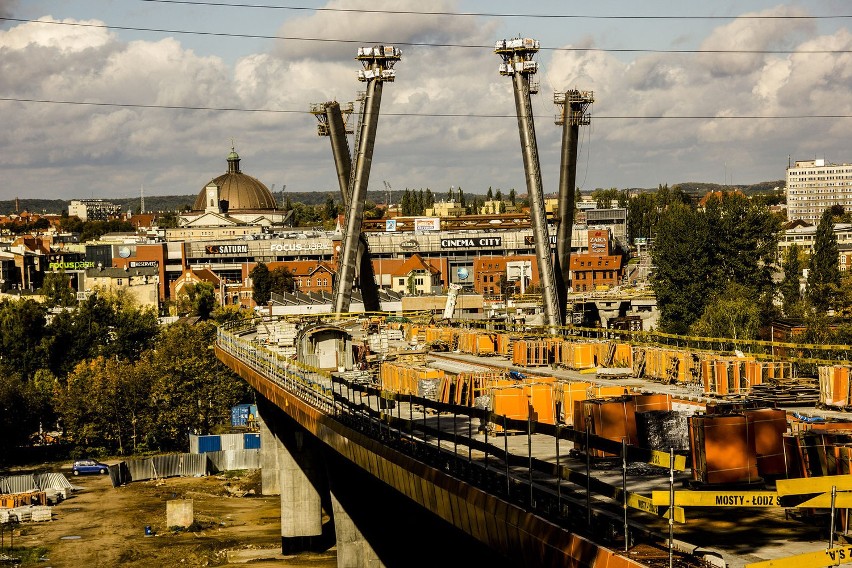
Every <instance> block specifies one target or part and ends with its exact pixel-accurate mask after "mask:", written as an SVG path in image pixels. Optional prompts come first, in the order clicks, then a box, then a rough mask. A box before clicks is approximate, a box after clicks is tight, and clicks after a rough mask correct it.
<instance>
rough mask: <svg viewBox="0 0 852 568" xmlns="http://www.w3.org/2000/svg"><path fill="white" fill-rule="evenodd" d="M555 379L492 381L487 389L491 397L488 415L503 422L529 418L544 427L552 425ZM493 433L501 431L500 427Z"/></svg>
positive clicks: (553, 420) (554, 407)
mask: <svg viewBox="0 0 852 568" xmlns="http://www.w3.org/2000/svg"><path fill="white" fill-rule="evenodd" d="M555 384H556V379H555V378H554V377H536V378H535V379H524V380H522V381H511V380H505V379H500V380H496V381H492V384H491V386H490V388H489V389H488V391H489V393H490V395H491V412H493V413H494V414H498V415H501V416H506V417H507V418H513V419H516V420H526V419H528V418H530V414H529V412H530V410H532V416H531V417H532V419H533V420H535V421H536V422H542V423H545V424H555V423H556V393H555ZM495 430H496V431H497V432H501V431H503V426H502V425H501V424H496V425H495Z"/></svg>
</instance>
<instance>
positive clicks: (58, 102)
mask: <svg viewBox="0 0 852 568" xmlns="http://www.w3.org/2000/svg"><path fill="white" fill-rule="evenodd" d="M0 101H5V102H17V103H40V104H56V105H77V106H99V107H114V108H142V109H158V110H198V111H215V112H251V113H270V114H304V115H311V116H313V113H311V112H310V111H307V110H292V109H270V108H239V107H206V106H189V105H154V104H133V103H103V102H88V101H69V100H57V99H24V98H17V97H0ZM382 116H400V117H406V116H412V117H430V118H512V119H517V115H514V114H477V113H428V112H385V111H382ZM811 118H831V119H839V118H852V114H749V115H735V116H730V115H726V116H716V115H712V114H707V115H700V114H695V115H680V116H678V115H674V116H672V115H639V114H636V115H600V114H596V115H594V119H595V120H802V119H811Z"/></svg>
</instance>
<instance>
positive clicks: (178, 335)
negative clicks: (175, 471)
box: [149, 322, 249, 450]
mask: <svg viewBox="0 0 852 568" xmlns="http://www.w3.org/2000/svg"><path fill="white" fill-rule="evenodd" d="M215 338H216V326H215V325H214V324H213V323H211V322H202V323H199V324H196V325H189V324H184V323H175V324H172V325H170V326H168V327H167V328H166V329H164V330H163V332H162V334H161V335H160V338H159V340H158V342H157V345H156V349H155V350H154V351H153V352H152V354H151V358H150V367H151V373H152V376H153V381H152V385H151V392H150V395H149V398H150V401H151V408H152V417H151V418H152V419H151V424H152V426H151V428H152V430H151V431H150V433H149V434H150V442H149V443H150V444H152V445H155V446H156V447H158V448H159V449H163V450H175V449H183V448H186V447H187V445H188V443H189V434H191V433H194V434H206V433H209V432H211V431H212V430H213V428H214V427H216V426H217V425H225V424H228V423H229V420H230V409H231V407H232V406H233V405H234V404H237V403H239V402H240V401H241V400H246V399H247V398H248V396H249V388H248V386H247V384H246V383H245V382H243V381H242V380H241V379H240V378H239V377H238V376H237V375H235V374H234V373H233V372H231V371H230V370H229V369H228V368H227V367H225V366H224V365H223V364H222V363H221V362H220V361H219V360H218V359H217V358H216V355H215V354H214V352H213V350H212V349H210V346H211V345H212V344H213V342H214V340H215ZM189 354H191V356H188V355H189Z"/></svg>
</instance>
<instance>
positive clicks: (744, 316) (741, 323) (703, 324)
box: [690, 282, 762, 339]
mask: <svg viewBox="0 0 852 568" xmlns="http://www.w3.org/2000/svg"><path fill="white" fill-rule="evenodd" d="M761 316H762V314H761V310H760V306H759V302H758V301H757V298H755V292H754V289H752V288H750V287H748V286H743V285H742V284H738V283H736V282H731V283H730V284H728V286H727V287H726V288H725V289H724V290H723V291H721V292H716V293H714V294H713V296H712V297H711V299H710V301H709V302H708V303H707V305H706V306H705V308H704V312H703V313H702V314H701V317H700V318H699V319H698V321H696V322H695V323H694V324H693V325H692V326H691V328H690V333H691V334H693V335H699V336H702V337H729V338H732V339H757V338H758V332H759V331H760V326H761Z"/></svg>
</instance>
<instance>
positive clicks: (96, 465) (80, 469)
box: [71, 460, 109, 475]
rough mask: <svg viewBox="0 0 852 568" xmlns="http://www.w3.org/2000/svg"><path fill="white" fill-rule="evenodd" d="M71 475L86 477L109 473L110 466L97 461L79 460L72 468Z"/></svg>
mask: <svg viewBox="0 0 852 568" xmlns="http://www.w3.org/2000/svg"><path fill="white" fill-rule="evenodd" d="M71 473H73V474H74V475H85V474H87V473H100V474H103V475H105V474H107V473H109V466H108V465H107V464H105V463H101V462H99V461H95V460H77V461H75V462H74V465H72V466H71Z"/></svg>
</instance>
